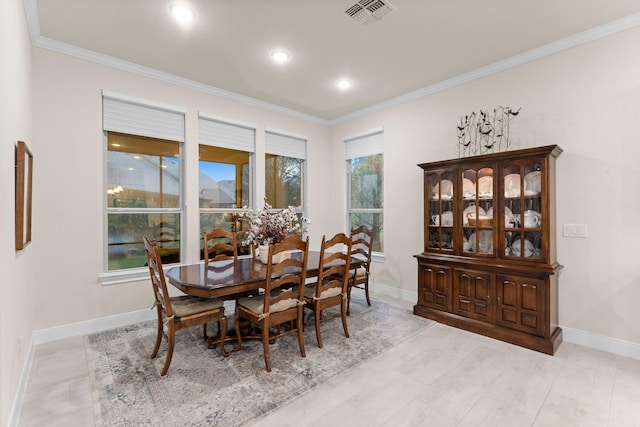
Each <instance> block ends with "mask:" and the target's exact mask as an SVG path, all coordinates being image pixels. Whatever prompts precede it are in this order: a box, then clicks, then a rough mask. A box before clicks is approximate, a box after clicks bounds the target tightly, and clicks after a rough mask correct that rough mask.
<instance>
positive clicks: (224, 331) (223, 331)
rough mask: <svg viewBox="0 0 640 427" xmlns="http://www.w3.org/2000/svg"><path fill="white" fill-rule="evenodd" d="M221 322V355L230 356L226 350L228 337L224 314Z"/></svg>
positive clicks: (219, 334) (219, 329)
mask: <svg viewBox="0 0 640 427" xmlns="http://www.w3.org/2000/svg"><path fill="white" fill-rule="evenodd" d="M220 316H221V317H220V321H219V322H218V331H219V333H218V336H219V337H220V353H221V354H222V356H224V357H227V356H229V352H227V350H226V349H225V348H224V340H225V338H226V337H227V318H226V317H225V315H224V313H223V314H221V315H220Z"/></svg>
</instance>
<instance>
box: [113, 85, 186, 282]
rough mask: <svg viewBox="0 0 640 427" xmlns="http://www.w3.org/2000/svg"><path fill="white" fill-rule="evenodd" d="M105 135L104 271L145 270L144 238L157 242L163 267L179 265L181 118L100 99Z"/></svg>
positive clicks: (130, 103) (155, 108)
mask: <svg viewBox="0 0 640 427" xmlns="http://www.w3.org/2000/svg"><path fill="white" fill-rule="evenodd" d="M103 129H104V132H105V140H106V145H107V150H106V159H107V168H106V169H107V171H106V181H105V187H106V188H105V195H106V198H105V211H106V213H105V214H106V221H105V228H106V232H105V234H106V242H107V245H106V256H105V265H106V267H105V269H106V270H107V271H109V272H112V271H121V270H126V269H132V268H139V267H144V266H145V265H146V262H147V260H146V255H145V250H144V243H143V240H142V237H143V236H144V235H147V236H149V237H150V238H153V239H157V240H158V241H159V247H160V254H161V257H162V261H163V262H164V263H167V264H169V263H176V262H180V259H181V250H180V246H181V245H180V242H181V239H180V230H181V219H182V209H181V206H182V202H181V200H182V196H181V188H182V187H181V179H180V176H181V162H180V150H181V145H182V142H183V141H184V113H181V112H178V111H173V110H168V109H166V108H165V107H158V106H153V105H146V104H143V103H141V102H140V101H136V100H130V99H123V98H119V97H113V96H112V95H107V94H104V93H103Z"/></svg>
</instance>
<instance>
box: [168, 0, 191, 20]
mask: <svg viewBox="0 0 640 427" xmlns="http://www.w3.org/2000/svg"><path fill="white" fill-rule="evenodd" d="M169 10H171V13H173V16H175V17H176V18H178V19H179V20H180V21H182V22H189V21H193V19H194V18H195V14H194V13H193V11H192V10H191V9H189V7H188V6H186V5H184V4H174V5H171V7H169Z"/></svg>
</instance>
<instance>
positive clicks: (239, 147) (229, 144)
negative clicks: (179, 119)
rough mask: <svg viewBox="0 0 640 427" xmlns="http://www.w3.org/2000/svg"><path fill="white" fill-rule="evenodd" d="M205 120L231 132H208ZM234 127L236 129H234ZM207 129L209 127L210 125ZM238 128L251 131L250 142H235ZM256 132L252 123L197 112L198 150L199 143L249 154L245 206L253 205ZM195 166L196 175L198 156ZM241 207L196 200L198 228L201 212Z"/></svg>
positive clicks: (232, 210)
mask: <svg viewBox="0 0 640 427" xmlns="http://www.w3.org/2000/svg"><path fill="white" fill-rule="evenodd" d="M207 122H215V126H218V130H221V129H223V128H224V127H226V126H229V128H227V130H228V131H230V133H231V134H228V135H227V136H226V137H225V136H223V135H221V134H220V133H219V132H216V133H217V135H214V134H212V133H208V132H206V131H205V130H204V128H203V126H207V125H209V126H211V123H207ZM234 127H235V128H236V129H234ZM209 129H211V127H210V128H209ZM240 129H244V130H248V131H251V132H253V137H252V143H251V144H248V143H247V141H244V143H240V144H237V143H236V142H237V141H234V138H236V137H237V135H233V134H234V132H235V131H240V132H242V130H240ZM222 133H224V132H222ZM256 133H257V127H256V126H255V125H253V124H249V123H243V122H239V121H236V120H231V119H227V118H222V117H219V116H214V115H210V114H205V113H202V112H199V113H198V152H199V151H200V146H201V145H208V146H211V147H217V148H223V149H230V150H235V151H242V152H246V153H248V155H249V164H248V171H249V194H248V199H249V203H248V204H247V207H253V205H254V203H255V186H256V182H255V181H256V179H255V163H256ZM206 134H207V135H206ZM205 135H206V136H205ZM243 148H248V149H249V150H245V149H243ZM197 168H198V176H199V173H200V158H198V165H197ZM199 188H200V182H199V178H198V189H199ZM243 208H244V206H237V207H236V208H202V207H200V202H199V201H198V230H201V229H202V222H201V217H202V214H223V215H224V214H240V213H241V212H242V209H243ZM201 241H202V236H200V238H199V239H198V242H201ZM198 244H200V243H198ZM200 261H202V259H200Z"/></svg>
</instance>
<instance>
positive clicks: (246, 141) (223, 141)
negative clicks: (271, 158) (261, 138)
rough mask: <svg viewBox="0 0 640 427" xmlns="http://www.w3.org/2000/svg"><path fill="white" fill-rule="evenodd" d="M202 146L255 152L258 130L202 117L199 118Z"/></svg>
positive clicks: (199, 134)
mask: <svg viewBox="0 0 640 427" xmlns="http://www.w3.org/2000/svg"><path fill="white" fill-rule="evenodd" d="M198 137H199V142H200V144H206V145H213V146H216V147H222V148H230V149H232V150H241V151H247V152H250V153H253V152H255V151H256V150H255V146H256V142H255V141H256V130H255V129H254V128H250V127H247V126H243V125H239V124H234V123H228V122H224V121H220V120H215V119H211V118H207V117H202V116H200V117H199V118H198Z"/></svg>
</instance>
